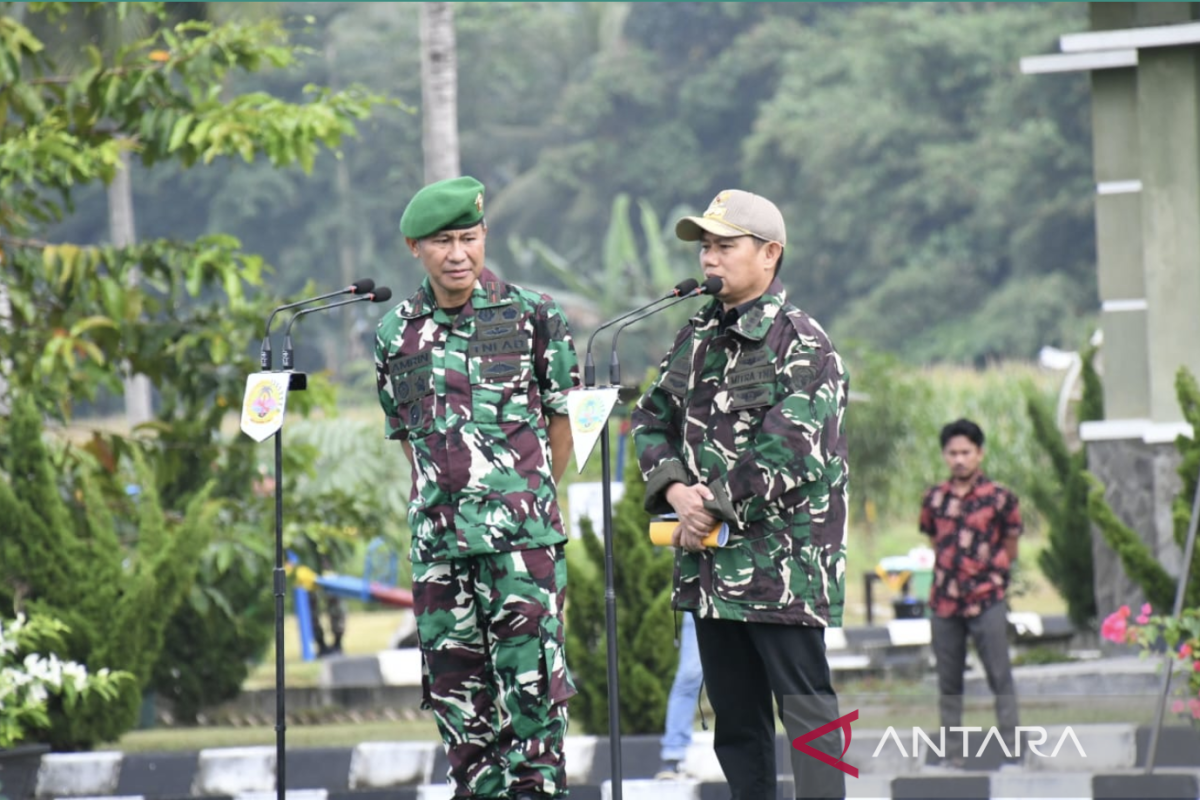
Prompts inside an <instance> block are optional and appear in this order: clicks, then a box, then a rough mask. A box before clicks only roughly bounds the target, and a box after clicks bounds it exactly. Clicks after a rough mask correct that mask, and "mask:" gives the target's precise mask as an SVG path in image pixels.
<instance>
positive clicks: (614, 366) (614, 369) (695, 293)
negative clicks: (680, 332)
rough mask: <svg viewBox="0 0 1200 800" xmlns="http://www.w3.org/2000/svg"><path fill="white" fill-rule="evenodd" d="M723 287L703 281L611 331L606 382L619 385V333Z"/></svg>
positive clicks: (717, 281)
mask: <svg viewBox="0 0 1200 800" xmlns="http://www.w3.org/2000/svg"><path fill="white" fill-rule="evenodd" d="M724 285H725V282H724V281H722V280H721V279H720V278H709V279H707V280H706V281H704V283H702V284H700V286H699V287H698V288H696V289H693V290H692V291H690V292H688V293H687V294H685V295H684V296H683V297H680V298H677V299H676V300H674V301H673V302H670V303H667V304H666V305H664V306H659V307H658V308H655V309H653V310H651V311H647V312H646V313H645V314H642V315H641V316H640V317H634V318H633V319H631V320H629V321H628V322H626V323H625V324H624V325H622V326H621V327H619V328H617V329H616V330H615V331H613V337H612V350H611V351H610V353H609V356H608V382H609V383H610V384H612V385H613V386H619V385H620V383H621V363H620V362H619V361H618V360H617V338H618V337H619V336H620V335H621V331H623V330H625V329H626V328H628V327H629V326H630V325H632V324H633V323H635V322H641V321H642V320H644V319H645V318H646V317H649V316H653V315H654V314H657V313H658V312H660V311H666V310H667V309H668V308H670V307H671V306H674V305H678V304H679V303H682V302H683V301H684V300H691V299H692V298H693V297H699V296H700V295H704V294H706V295H715V294H717V293H718V292H720V291H721V288H722V287H723V286H724Z"/></svg>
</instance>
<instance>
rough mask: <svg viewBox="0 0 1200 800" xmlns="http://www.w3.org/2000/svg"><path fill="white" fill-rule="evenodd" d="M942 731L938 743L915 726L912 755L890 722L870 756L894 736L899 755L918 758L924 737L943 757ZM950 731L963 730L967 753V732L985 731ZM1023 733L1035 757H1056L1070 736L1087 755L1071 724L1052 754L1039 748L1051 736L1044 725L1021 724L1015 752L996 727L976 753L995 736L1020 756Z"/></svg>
mask: <svg viewBox="0 0 1200 800" xmlns="http://www.w3.org/2000/svg"><path fill="white" fill-rule="evenodd" d="M939 730H940V732H941V735H940V737H939V739H938V743H937V744H934V742H933V740H932V739H931V738H929V735H928V734H927V733H925V731H923V730H921V729H920V728H913V729H912V755H911V756H910V755H909V754H908V751H907V750H905V749H904V742H903V741H902V740H901V739H900V735H899V734H898V733H896V729H895V728H893V727H892V726H890V725H889V726H888V729H887V730H886V731H884V732H883V738H882V739H880V740H879V746H878V747H876V748H875V752H874V753H873V754H872V755H871V758H878V757H879V753H880V752H881V751H882V750H883V746H884V745H885V744H887V742H888V740H889V739H891V740H892V741H893V742H895V743H896V747H897V748H898V749H899V750H900V754H901V755H902V756H904V757H905V758H917V757H918V754H917V746H918V744H920V741H921V740H922V739H924V740H925V744H926V745H928V746H929V749H930V750H932V751H933V752H934V753H935V754H936V755H937V756H938V757H939V758H944V757H945V755H946V730H947V729H946V728H939ZM949 730H951V731H955V732H959V731H961V732H962V752H964V753H967V752H969V747H970V746H969V745H968V744H967V734H968V733H973V732H974V733H981V732H982V731H983V728H977V727H967V728H960V727H952V728H950V729H949ZM1023 733H1024V734H1028V739H1027V741H1026V742H1025V746H1026V747H1027V748H1028V750H1029V752H1031V753H1033V754H1034V755H1036V756H1040V757H1042V758H1057V757H1058V752H1059V751H1060V750H1062V747H1063V745H1064V744H1065V743H1066V741H1067V740H1068V739H1070V740H1071V743H1072V744H1073V745H1074V746H1075V751H1076V752H1077V753H1079V756H1080V758H1087V753H1085V752H1084V751H1083V745H1082V744H1080V743H1079V737H1078V736H1076V735H1075V731H1073V730H1071V726H1069V725H1068V726H1067V727H1066V728H1064V729H1063V732H1062V734H1061V735H1060V736H1059V737H1058V743H1057V744H1055V745H1054V750H1053V751H1051V752H1050V753H1043V752H1042V751H1041V750H1039V749H1038V748H1039V747H1040V746H1042V745H1044V744H1046V742H1047V740H1048V739H1049V738H1050V734H1049V733H1048V732H1047V731H1046V729H1045V728H1043V727H1040V726H1037V725H1034V726H1028V727H1025V726H1018V727H1017V729H1016V741H1015V742H1013V745H1014V748H1015V752H1013V751H1010V750H1009V749H1008V745H1007V744H1006V743H1005V741H1004V737H1003V736H1001V735H1000V730H999V729H998V728H996V727H994V726H993V727H992V728H990V729H989V730H988V734H987V736H985V737H983V742H982V743H981V744H980V745H979V751H978V752H977V753H976V754H975V755H976V757H978V756H981V755H983V751H984V750H986V749H987V745H988V742H990V741H991V740H992V739H995V740H996V742H997V743H998V744H999V745H1000V749H1001V750H1003V751H1004V755H1006V756H1007V757H1009V758H1013V757H1016V756H1020V755H1021V734H1023ZM1034 736H1036V737H1037V738H1036V739H1035V738H1033V737H1034Z"/></svg>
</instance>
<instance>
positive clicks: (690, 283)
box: [583, 278, 699, 386]
mask: <svg viewBox="0 0 1200 800" xmlns="http://www.w3.org/2000/svg"><path fill="white" fill-rule="evenodd" d="M697 286H699V283H697V282H696V279H695V278H688V279H687V280H682V281H680V282H679V283H677V284H675V288H674V289H673V290H672V291H671V293H670V294H668V295H667V296H666V297H660V298H658V299H657V300H655V301H654V302H652V303H647V304H646V305H644V306H642V307H640V308H635V309H633V310H632V311H627V312H626V313H624V314H622V315H621V316H619V317H617V318H616V319H610V320H609V321H608V322H606V323H604V324H603V325H601V326H600V327H598V328H596V330H594V331H592V335H591V336H589V337H588V343H587V355H586V356H585V357H584V360H583V385H584V386H595V385H596V362H595V361H593V360H592V342H593V341H595V339H596V334H597V333H599V332H600V331H602V330H604V329H605V328H608V327H611V326H613V325H616V324H617V323H618V322H620V321H621V320H623V319H628V318H629V317H632V316H633V315H634V314H640V313H641V312H643V311H645V310H646V309H648V308H652V307H653V306H656V305H658V304H659V303H662V302H665V301H667V300H674V299H676V298H678V297H679V296H680V295H686V294H689V293H691V292H694V291H695V290H696V287H697Z"/></svg>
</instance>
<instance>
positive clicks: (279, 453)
mask: <svg viewBox="0 0 1200 800" xmlns="http://www.w3.org/2000/svg"><path fill="white" fill-rule="evenodd" d="M362 283H365V282H362ZM347 293H348V292H346V291H345V290H343V291H341V292H334V293H333V294H334V295H338V294H347ZM331 296H332V295H331ZM391 297H392V290H391V289H389V288H387V287H386V286H380V287H379V288H375V284H374V282H373V281H372V282H371V285H370V291H368V292H367V293H366V294H359V295H356V296H355V297H352V298H351V299H349V300H342V301H341V302H338V303H329V304H328V305H323V306H316V307H314V308H305V309H301V310H300V311H297V312H296V313H295V314H293V315H292V318H291V319H289V320H288V324H287V327H286V328H285V329H284V340H285V344H284V349H283V370H282V371H283V372H286V373H287V375H288V391H297V392H302V391H304V390H305V389H307V388H308V375H307V374H305V373H303V372H296V371H294V370H293V367H294V366H295V364H294V363H293V349H292V325H293V324H294V323H295V322H296V320H297V319H299V318H300V317H302V316H304V315H305V314H311V313H313V312H314V311H325V310H326V309H330V308H337V307H339V306H348V305H350V304H351V303H363V302H368V301H369V302H372V303H382V302H384V301H387V300H390V299H391ZM314 299H319V298H314ZM305 302H313V301H312V300H308V301H305ZM276 310H279V309H276ZM273 316H274V312H272V317H273ZM268 325H270V323H269V322H268ZM264 341H265V344H264V352H263V355H262V358H263V361H264V362H265V361H266V359H268V358H269V356H270V351H269V348H270V338H269V334H268V338H267V339H265V340H264ZM274 437H275V570H274V588H275V794H276V798H277V800H285V794H286V791H287V759H286V747H285V742H286V731H287V718H286V714H285V697H284V659H283V601H284V598H285V597H286V596H287V577H286V573H285V572H284V567H283V561H284V557H283V425H282V424H281V425H280V426H279V430H277V431H275V433H274Z"/></svg>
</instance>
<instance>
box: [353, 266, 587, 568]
mask: <svg viewBox="0 0 1200 800" xmlns="http://www.w3.org/2000/svg"><path fill="white" fill-rule="evenodd" d="M375 374H376V379H377V383H378V387H379V402H380V404H381V405H382V406H383V411H384V414H385V415H386V416H387V422H386V424H385V433H386V435H387V437H388V438H390V439H401V440H407V441H408V442H409V443H410V444H411V445H412V451H413V459H414V461H415V462H416V471H415V474H414V475H413V488H412V495H411V500H410V502H409V507H408V524H409V527H410V528H411V529H412V559H413V560H414V561H417V562H428V561H441V560H445V559H449V558H457V557H462V556H471V555H478V554H482V553H498V552H505V551H509V550H523V549H528V548H533V547H542V546H546V545H552V544H557V543H559V542H563V541H565V537H564V536H563V526H562V517H561V515H560V514H559V509H558V501H557V499H556V486H555V483H554V478H553V476H552V474H551V470H550V444H549V438H548V435H547V430H548V426H547V416H548V415H550V414H564V415H565V414H566V413H567V398H566V393H567V392H568V391H569V390H570V389H571V388H572V387H574V386H575V385H576V384H577V383H578V379H579V364H578V359H576V357H575V346H574V344H573V343H572V341H571V334H570V331H569V330H568V328H567V320H566V317H565V316H564V315H563V312H562V309H560V308H559V306H558V304H557V303H555V302H554V301H553V300H552V299H550V298H549V297H547V296H546V295H542V294H538V293H536V292H531V291H528V290H526V289H522V288H521V287H519V286H514V285H513V284H510V283H505V282H504V281H501V280H500V279H499V278H497V277H496V276H495V275H493V274H492V273H491V272H489V271H487V270H484V271H483V273H482V274H481V275H480V279H479V283H477V284H476V286H475V291H474V293H473V294H472V295H471V301H470V302H469V303H468V304H467V305H465V306H464V307H463V309H462V311H461V312H459V313H458V314H457V315H456V316H451V315H450V314H447V313H446V311H445V310H444V309H441V308H438V307H437V303H436V301H435V300H434V299H433V292H432V289H431V288H430V285H429V280H428V278H427V279H426V280H425V282H424V283H423V284H422V285H421V288H420V289H418V290H417V292H416V294H414V295H413V296H412V297H410V298H409V299H408V300H406V301H404V302H403V303H401V304H400V305H399V306H397V307H396V308H394V309H393V310H391V311H389V312H388V313H387V314H386V315H385V316H384V318H383V320H382V321H381V322H380V323H379V329H378V332H377V334H376V337H375Z"/></svg>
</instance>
